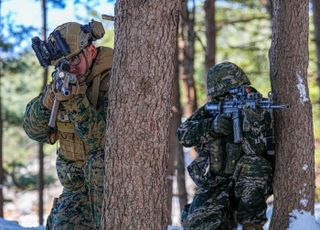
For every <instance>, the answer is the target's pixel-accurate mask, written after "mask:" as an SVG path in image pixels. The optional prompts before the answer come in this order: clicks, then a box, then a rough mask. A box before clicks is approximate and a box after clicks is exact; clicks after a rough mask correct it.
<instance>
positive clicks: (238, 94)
mask: <svg viewBox="0 0 320 230" xmlns="http://www.w3.org/2000/svg"><path fill="white" fill-rule="evenodd" d="M229 93H230V98H227V99H225V100H223V101H220V102H217V103H215V102H212V103H208V104H206V107H205V109H206V111H208V112H209V113H210V114H212V115H213V116H216V115H218V114H222V113H223V114H227V115H228V116H230V117H232V121H233V135H234V136H233V138H234V143H241V142H242V140H243V135H242V119H241V116H242V111H243V109H245V108H249V109H267V110H270V111H271V110H272V109H285V108H288V107H289V106H288V105H283V104H277V103H273V100H272V94H271V93H270V92H269V94H268V98H267V99H266V98H263V97H262V95H261V94H260V93H258V92H257V91H255V90H254V89H253V88H251V87H249V86H240V87H236V88H232V89H230V90H229Z"/></svg>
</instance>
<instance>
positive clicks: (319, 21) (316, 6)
mask: <svg viewBox="0 0 320 230" xmlns="http://www.w3.org/2000/svg"><path fill="white" fill-rule="evenodd" d="M312 9H313V23H314V41H315V45H316V53H317V84H318V87H319V88H320V28H319V27H320V2H319V1H317V0H312ZM318 103H320V98H318Z"/></svg>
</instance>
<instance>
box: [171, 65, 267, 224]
mask: <svg viewBox="0 0 320 230" xmlns="http://www.w3.org/2000/svg"><path fill="white" fill-rule="evenodd" d="M243 85H247V86H248V89H250V90H255V89H254V88H253V87H251V86H250V82H249V79H248V78H247V76H246V74H245V73H244V72H243V70H242V69H241V68H239V67H238V66H237V65H235V64H233V63H231V62H223V63H220V64H217V65H215V66H213V67H212V68H211V69H210V70H209V71H208V74H207V87H208V100H209V102H217V103H219V102H223V101H224V100H226V99H227V98H228V97H230V93H229V90H230V89H232V88H235V87H239V86H243ZM265 112H266V111H265V110H254V109H244V110H243V114H242V115H243V141H242V142H241V143H235V142H234V139H233V122H232V119H230V117H228V116H226V114H223V113H222V114H218V115H215V116H212V114H209V113H208V111H206V109H205V106H202V107H200V108H199V109H198V110H197V111H195V112H194V113H193V115H192V116H191V117H190V118H188V119H187V120H186V121H185V122H183V123H182V124H181V126H180V127H179V128H178V130H177V136H178V139H179V141H180V143H181V144H182V145H184V146H185V147H192V146H195V149H196V151H197V152H198V156H197V158H196V159H195V160H194V161H193V162H192V163H191V164H190V165H189V166H188V171H189V174H190V176H191V178H192V179H193V180H194V182H195V183H196V185H197V189H196V193H195V197H194V199H193V201H192V203H191V204H188V205H187V206H186V207H185V209H184V211H183V213H182V216H181V219H182V225H183V227H184V228H185V229H211V230H214V229H219V230H229V229H230V230H232V229H234V228H235V227H236V224H237V223H240V224H242V225H243V229H245V230H262V229H263V225H264V224H265V222H266V220H267V219H266V208H267V205H266V199H267V197H268V196H269V195H271V193H272V177H273V167H272V163H271V162H272V160H269V158H270V156H268V155H267V147H266V140H265V139H266V138H265V137H266V136H265V135H264V134H265V133H266V130H265V129H266V125H265V120H264V115H265ZM267 159H268V160H267Z"/></svg>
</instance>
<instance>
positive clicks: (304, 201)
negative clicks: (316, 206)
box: [300, 199, 309, 207]
mask: <svg viewBox="0 0 320 230" xmlns="http://www.w3.org/2000/svg"><path fill="white" fill-rule="evenodd" d="M308 203H309V201H308V200H307V199H301V200H300V204H301V205H303V206H304V207H307V206H308Z"/></svg>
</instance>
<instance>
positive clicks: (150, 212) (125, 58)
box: [102, 0, 179, 230]
mask: <svg viewBox="0 0 320 230" xmlns="http://www.w3.org/2000/svg"><path fill="white" fill-rule="evenodd" d="M177 9H178V1H169V0H160V1H131V0H118V1H117V2H116V5H115V49H114V58H113V66H112V73H111V80H110V92H109V112H108V118H107V129H106V137H107V143H106V180H105V183H106V184H105V200H104V209H103V210H104V212H103V217H102V228H103V229H116V230H118V229H166V228H167V224H168V216H167V202H166V201H167V197H166V196H167V166H168V157H169V147H168V145H169V143H168V141H169V140H168V136H169V123H170V115H171V103H172V101H171V93H172V80H173V77H174V74H175V67H176V64H175V62H176V56H175V55H176V54H175V53H176V38H177V26H178V20H179V19H178V14H179V13H178V10H177Z"/></svg>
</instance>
